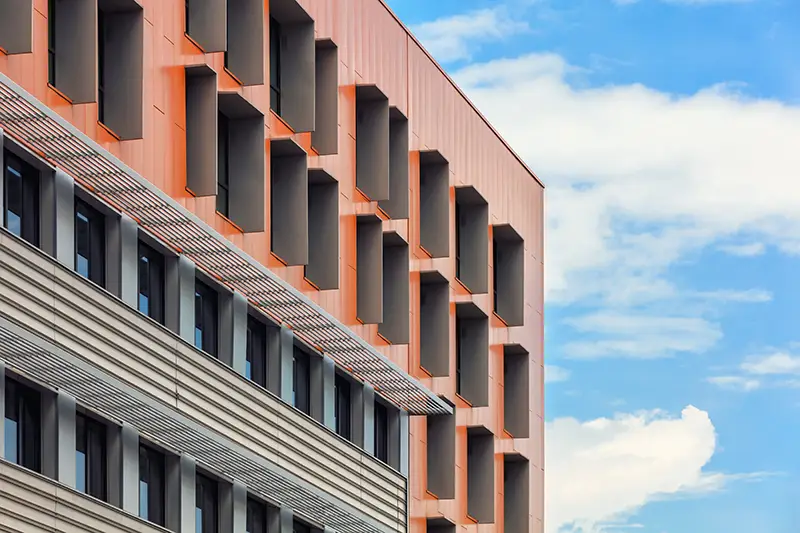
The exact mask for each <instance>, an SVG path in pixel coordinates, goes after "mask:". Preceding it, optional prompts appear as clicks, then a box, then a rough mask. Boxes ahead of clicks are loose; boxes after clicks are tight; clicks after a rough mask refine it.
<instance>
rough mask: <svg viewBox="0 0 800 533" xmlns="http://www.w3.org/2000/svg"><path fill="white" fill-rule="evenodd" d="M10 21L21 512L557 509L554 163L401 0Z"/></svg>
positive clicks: (4, 100)
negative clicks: (511, 138)
mask: <svg viewBox="0 0 800 533" xmlns="http://www.w3.org/2000/svg"><path fill="white" fill-rule="evenodd" d="M0 48H2V49H3V53H0V128H2V150H1V151H0V153H1V154H2V169H3V172H2V180H3V187H2V188H0V190H1V191H2V205H3V229H2V230H0V377H2V378H3V379H0V388H2V389H3V390H2V392H1V393H0V402H2V403H3V405H2V409H0V410H2V411H3V412H4V413H5V419H4V424H3V425H2V426H0V434H2V438H0V457H2V458H3V459H2V460H0V529H3V530H4V531H12V532H25V533H28V532H40V531H52V530H53V528H54V527H55V529H56V530H58V531H81V532H101V531H102V532H104V533H106V532H108V533H129V532H133V531H136V532H141V533H156V532H158V531H163V529H161V528H162V527H165V528H166V529H168V530H171V531H175V532H179V533H194V532H198V533H212V532H213V533H228V532H236V533H241V532H244V531H247V532H250V533H255V532H260V533H264V532H266V531H269V533H288V532H290V531H294V532H295V533H300V532H310V531H323V530H324V531H336V532H339V533H373V532H374V533H378V532H397V533H399V532H406V531H409V532H412V533H422V532H425V531H428V532H435V533H445V532H455V531H471V532H475V533H477V532H478V531H480V532H481V533H489V532H492V531H497V532H500V531H506V532H510V533H520V532H535V533H539V532H541V531H542V519H543V508H542V507H543V477H544V472H543V418H542V414H543V391H542V388H543V370H542V360H543V353H542V352H543V345H542V336H543V320H542V312H543V310H542V306H543V288H542V286H543V283H542V273H543V263H542V241H543V229H542V212H543V211H542V204H543V187H542V185H541V183H540V182H538V180H537V179H536V177H535V176H534V175H533V173H532V172H531V171H530V170H529V169H527V168H526V167H525V165H524V164H523V163H522V162H521V161H520V160H519V159H518V157H517V156H516V155H515V154H514V153H513V152H512V151H511V149H510V148H509V147H508V146H507V145H506V144H505V143H504V142H503V140H502V139H501V138H500V137H499V136H498V135H497V134H496V132H495V131H494V130H493V129H492V128H491V126H490V125H489V124H488V123H487V122H486V120H485V119H484V118H483V117H482V116H481V115H480V114H479V113H478V112H477V111H476V110H475V109H474V108H473V107H472V105H471V104H470V103H469V101H468V100H467V99H466V98H465V97H464V95H463V94H461V93H460V92H459V90H458V89H457V88H456V87H455V86H454V85H453V83H452V82H451V81H450V80H449V79H448V78H447V77H446V75H445V74H444V73H443V71H442V70H441V69H440V68H439V67H438V66H437V65H436V63H435V62H434V61H433V60H432V59H431V58H430V57H429V56H428V55H427V53H426V52H425V51H424V50H423V49H422V47H421V46H420V45H419V43H418V42H417V41H416V40H415V39H414V38H413V36H411V35H410V34H409V33H408V32H407V30H406V29H405V28H404V26H403V25H402V24H401V23H400V22H399V21H398V20H397V19H396V18H395V17H394V16H393V15H392V13H391V12H390V11H389V9H388V8H387V7H386V6H385V5H384V4H383V3H382V1H381V0H50V1H49V2H48V0H13V1H9V0H5V1H2V2H0Z"/></svg>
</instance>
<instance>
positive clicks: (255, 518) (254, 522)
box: [245, 498, 267, 533]
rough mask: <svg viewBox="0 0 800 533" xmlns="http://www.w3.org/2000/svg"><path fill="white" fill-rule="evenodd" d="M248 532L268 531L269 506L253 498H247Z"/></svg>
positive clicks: (246, 528)
mask: <svg viewBox="0 0 800 533" xmlns="http://www.w3.org/2000/svg"><path fill="white" fill-rule="evenodd" d="M245 531H246V532H247V533H267V508H266V506H265V505H264V504H263V503H260V502H258V501H256V500H254V499H252V498H247V523H246V524H245Z"/></svg>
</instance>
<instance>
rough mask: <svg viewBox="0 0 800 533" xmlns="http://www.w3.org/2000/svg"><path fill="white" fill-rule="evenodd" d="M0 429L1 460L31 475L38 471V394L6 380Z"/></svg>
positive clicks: (39, 449)
mask: <svg viewBox="0 0 800 533" xmlns="http://www.w3.org/2000/svg"><path fill="white" fill-rule="evenodd" d="M5 401H6V407H5V409H6V414H5V420H4V425H3V431H4V433H3V435H4V446H5V459H6V461H9V462H11V463H14V464H18V465H20V466H23V467H25V468H28V469H29V470H33V471H34V472H39V471H40V464H41V463H40V456H41V437H40V435H41V411H40V407H39V405H40V403H39V393H38V392H36V391H34V390H33V389H31V388H29V387H26V386H25V385H22V384H20V383H17V382H16V381H13V380H11V379H6V398H5Z"/></svg>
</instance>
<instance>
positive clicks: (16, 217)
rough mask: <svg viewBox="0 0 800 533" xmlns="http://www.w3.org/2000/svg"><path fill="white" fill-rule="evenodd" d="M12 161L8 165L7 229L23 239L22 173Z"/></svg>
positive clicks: (6, 195)
mask: <svg viewBox="0 0 800 533" xmlns="http://www.w3.org/2000/svg"><path fill="white" fill-rule="evenodd" d="M15 167H16V165H14V164H13V162H12V161H9V163H8V164H7V165H6V191H5V193H6V194H5V199H6V228H8V231H10V232H11V233H13V234H14V235H16V236H17V237H22V173H21V171H20V170H19V169H18V168H15Z"/></svg>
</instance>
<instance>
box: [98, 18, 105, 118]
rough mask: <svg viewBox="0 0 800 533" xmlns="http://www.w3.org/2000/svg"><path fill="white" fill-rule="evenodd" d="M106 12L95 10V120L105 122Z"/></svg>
mask: <svg viewBox="0 0 800 533" xmlns="http://www.w3.org/2000/svg"><path fill="white" fill-rule="evenodd" d="M105 71H106V13H105V11H103V10H102V9H98V10H97V120H98V121H99V122H101V123H103V124H105V110H106V105H105V104H106V98H105V77H106V76H105V73H106V72H105Z"/></svg>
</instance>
